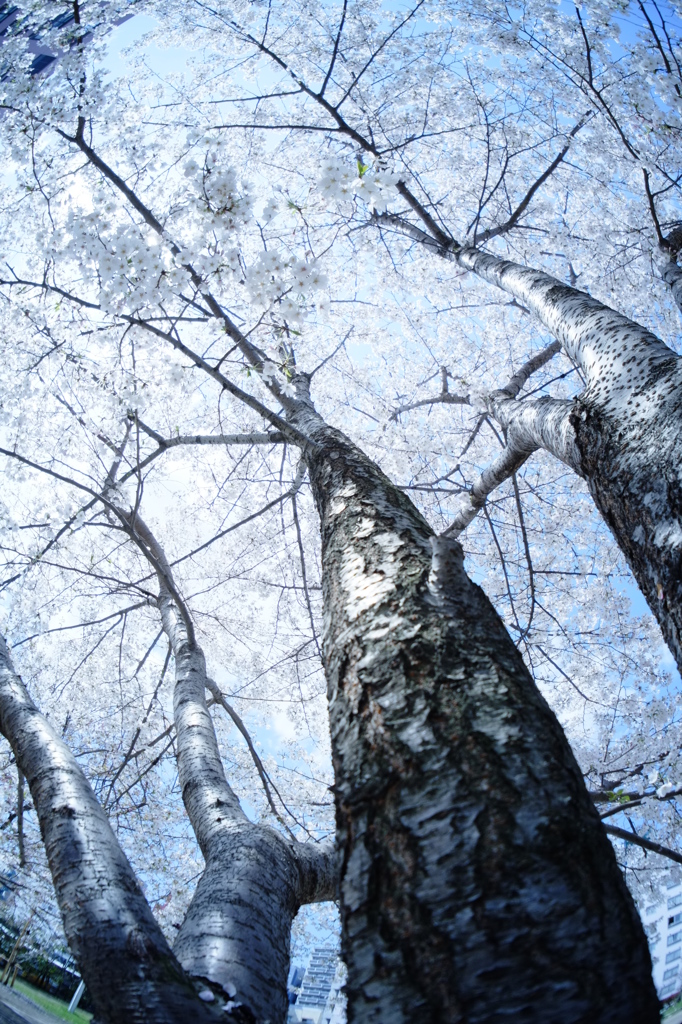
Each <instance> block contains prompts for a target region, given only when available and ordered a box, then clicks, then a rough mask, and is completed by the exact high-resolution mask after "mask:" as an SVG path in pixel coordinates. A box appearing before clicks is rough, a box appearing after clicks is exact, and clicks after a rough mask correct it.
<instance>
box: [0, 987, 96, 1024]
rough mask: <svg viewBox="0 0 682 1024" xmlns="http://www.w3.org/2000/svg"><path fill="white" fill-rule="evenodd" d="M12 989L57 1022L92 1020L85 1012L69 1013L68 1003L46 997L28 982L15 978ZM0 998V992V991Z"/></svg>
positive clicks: (75, 1023)
mask: <svg viewBox="0 0 682 1024" xmlns="http://www.w3.org/2000/svg"><path fill="white" fill-rule="evenodd" d="M13 989H14V991H15V992H18V993H19V995H22V996H25V997H26V998H27V999H30V1000H31V1002H32V1003H34V1004H35V1005H36V1006H37V1007H39V1008H40V1009H41V1010H43V1011H44V1012H45V1013H47V1014H49V1015H50V1016H51V1017H55V1018H56V1019H57V1020H65V1021H68V1022H69V1024H88V1022H89V1021H90V1020H91V1019H92V1014H91V1013H87V1012H86V1011H85V1010H76V1011H75V1012H74V1013H69V1007H68V1003H65V1002H64V1001H63V1000H61V999H56V998H55V996H51V995H48V993H47V992H43V991H42V990H41V989H39V988H35V986H33V985H29V984H28V982H26V981H23V980H22V979H21V978H17V980H16V981H15V983H14V986H13ZM1 996H2V990H0V997H1Z"/></svg>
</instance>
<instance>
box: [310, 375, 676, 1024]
mask: <svg viewBox="0 0 682 1024" xmlns="http://www.w3.org/2000/svg"><path fill="white" fill-rule="evenodd" d="M297 385H298V387H299V390H300V393H301V401H300V402H299V408H298V410H297V411H296V412H295V413H294V414H293V416H294V419H295V422H296V424H297V426H298V427H299V428H300V429H301V430H302V431H304V432H305V433H306V434H307V435H308V437H310V438H311V439H312V441H313V442H314V445H311V446H310V447H309V449H308V450H307V451H306V456H305V457H306V460H307V464H308V468H309V473H310V480H311V483H312V487H313V493H314V496H315V501H316V503H317V507H318V510H319V514H320V520H321V527H322V552H323V553H322V558H323V586H324V604H325V633H324V659H325V667H326V671H327V678H328V687H329V708H330V724H331V735H332V750H333V759H334V769H335V799H336V812H337V838H338V842H339V845H340V850H341V853H342V856H343V861H342V867H341V899H342V921H343V955H344V958H345V960H346V963H347V965H348V983H347V994H348V1005H349V1020H350V1021H351V1022H362V1024H365V1022H373V1024H374V1022H376V1024H379V1022H381V1024H387V1022H389V1021H390V1022H391V1024H401V1022H405V1024H407V1022H408V1021H409V1022H414V1021H420V1022H433V1024H436V1022H437V1024H446V1022H448V1024H449V1022H467V1024H474V1022H476V1024H483V1022H489V1024H492V1022H498V1021H500V1020H510V1021H511V1020H513V1021H529V1022H530V1021H532V1022H538V1024H539V1022H543V1024H544V1022H550V1021H555V1022H557V1024H559V1022H561V1024H574V1022H582V1024H606V1022H609V1024H610V1022H613V1024H653V1022H654V1021H657V1020H658V1001H657V997H656V993H655V991H654V988H653V983H652V980H651V963H650V959H649V952H648V947H647V943H646V939H645V936H644V933H643V930H642V925H641V922H640V920H639V917H638V915H637V912H636V910H635V907H634V905H633V902H632V899H631V897H630V895H629V893H628V891H627V889H626V887H625V884H624V882H623V878H622V875H621V872H620V870H619V868H618V865H617V863H616V859H615V854H614V851H613V849H612V847H611V845H610V843H609V841H608V839H607V838H606V835H605V834H604V830H603V827H602V825H601V823H600V821H599V818H598V816H597V814H596V811H595V809H594V807H593V805H592V802H591V800H590V799H589V796H588V794H587V792H586V790H585V786H584V783H583V779H582V775H581V773H580V770H579V768H578V766H577V764H576V762H575V759H574V758H573V755H572V753H571V750H570V748H569V746H568V744H567V742H566V739H565V737H564V735H563V733H562V731H561V729H560V727H559V725H558V724H557V722H556V719H555V718H554V715H553V714H552V712H551V711H550V709H549V707H548V706H547V704H546V703H545V701H544V700H543V698H542V697H541V695H540V694H539V692H538V691H537V689H536V688H535V686H534V684H533V681H532V679H531V678H530V675H529V673H528V671H527V669H526V668H525V666H524V664H523V661H522V659H521V657H520V655H519V653H518V651H517V650H516V648H515V647H514V645H513V643H512V641H511V640H510V638H509V636H508V635H507V633H506V631H505V629H504V627H503V625H502V623H501V621H500V619H499V617H498V616H497V614H496V613H495V611H494V610H493V608H492V606H491V605H490V603H489V601H488V600H487V598H486V597H485V595H484V594H483V592H482V591H481V590H480V589H479V588H478V587H477V586H475V585H474V584H472V583H471V582H470V581H469V579H468V578H467V576H466V574H465V572H464V569H463V560H462V552H461V548H460V547H459V545H458V544H457V542H456V541H450V540H447V539H444V538H436V537H434V535H433V532H432V530H431V529H430V527H429V526H428V524H427V523H426V522H425V521H424V519H423V518H422V517H421V515H420V514H419V512H418V511H417V510H416V508H415V507H414V506H413V505H412V504H411V502H410V501H409V499H408V498H407V497H406V496H405V495H404V494H403V493H401V492H400V491H399V490H398V489H397V488H395V487H394V486H393V485H392V484H391V482H390V481H389V480H388V479H387V478H386V477H385V476H384V475H383V474H382V473H381V471H380V470H379V469H378V468H377V467H376V466H375V465H374V464H373V463H372V462H371V461H370V460H369V459H368V458H367V457H366V456H365V455H364V454H363V453H362V452H361V451H359V450H358V449H357V448H356V447H355V446H354V445H352V444H351V443H350V442H349V441H348V439H347V438H346V437H345V436H344V435H343V434H341V433H340V432H338V431H336V430H334V429H332V428H330V427H328V426H327V425H326V424H324V422H323V421H322V420H321V418H320V417H319V416H318V415H317V414H316V413H315V411H314V409H313V407H312V405H311V404H310V402H309V399H306V397H305V392H306V378H305V377H304V376H303V375H299V376H298V378H297Z"/></svg>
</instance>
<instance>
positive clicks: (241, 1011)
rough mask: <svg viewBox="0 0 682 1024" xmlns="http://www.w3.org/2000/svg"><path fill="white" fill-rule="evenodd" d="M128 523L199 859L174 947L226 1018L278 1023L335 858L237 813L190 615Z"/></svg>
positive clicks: (139, 523) (140, 533)
mask: <svg viewBox="0 0 682 1024" xmlns="http://www.w3.org/2000/svg"><path fill="white" fill-rule="evenodd" d="M130 524H131V527H132V528H133V530H134V533H135V535H136V537H137V539H138V540H139V541H141V542H142V544H143V546H144V548H145V549H146V551H147V553H148V554H149V555H151V557H152V559H153V560H154V564H155V567H156V568H157V575H158V578H159V586H160V595H159V609H160V612H161V618H162V622H163V627H164V630H165V632H166V635H167V636H168V638H169V640H170V643H171V646H172V649H173V654H174V657H175V691H174V717H175V729H176V735H177V756H178V776H179V780H180V787H181V790H182V798H183V801H184V804H185V808H186V810H187V815H188V817H189V820H190V823H191V825H192V828H193V829H194V833H195V835H196V837H197V842H198V843H199V846H200V848H201V852H202V853H203V855H204V858H205V860H206V867H205V869H204V872H203V874H202V876H201V878H200V880H199V884H198V885H197V888H196V891H195V893H194V896H193V898H192V902H191V903H190V906H189V909H188V911H187V914H186V916H185V919H184V921H183V923H182V925H181V927H180V931H179V932H178V937H177V940H176V942H175V945H174V947H173V951H174V953H175V954H176V956H177V957H178V960H179V961H180V963H181V964H182V966H183V968H184V969H185V971H186V972H187V973H188V974H189V975H190V976H191V977H193V978H196V979H200V980H201V981H202V982H204V984H205V985H206V986H207V987H208V989H210V990H211V991H212V992H214V993H215V994H216V995H217V996H218V997H219V999H220V1001H221V1002H224V1001H227V1005H228V1007H229V1008H230V1010H231V1017H230V1019H231V1020H238V1021H240V1022H244V1024H251V1022H254V1024H283V1022H284V1021H285V1018H286V1014H287V1010H288V999H287V978H288V973H289V946H290V939H291V924H292V921H293V919H294V917H295V916H296V914H297V912H298V909H299V907H300V906H301V904H302V903H315V902H321V901H324V900H332V899H334V898H335V896H336V892H337V882H336V879H337V865H336V854H335V852H334V850H333V848H332V847H330V846H329V845H328V844H321V845H320V846H315V845H314V844H301V843H296V842H295V841H293V840H291V839H289V838H287V837H286V836H284V835H282V834H281V833H280V832H278V831H277V830H276V829H274V828H271V827H269V826H268V825H259V824H255V823H253V822H251V821H250V820H249V819H248V818H247V816H246V815H245V814H244V812H243V810H242V808H241V806H240V803H239V800H238V798H237V796H236V795H235V793H234V792H233V790H232V788H231V787H230V785H229V783H228V781H227V779H226V777H225V770H224V768H223V763H222V759H221V757H220V751H219V748H218V741H217V738H216V734H215V729H214V727H213V721H212V719H211V715H210V713H209V710H208V707H207V704H206V689H207V688H209V681H208V678H207V675H206V661H205V658H204V654H203V651H202V650H201V648H200V647H199V645H198V644H197V642H196V639H195V637H194V630H193V626H192V623H191V620H190V619H189V613H188V611H187V609H186V608H185V606H184V605H183V604H182V601H181V599H180V597H179V595H178V593H177V591H176V590H175V584H174V581H173V577H172V572H171V568H170V566H169V564H168V562H167V560H166V558H165V555H164V552H163V550H162V548H161V547H160V545H159V544H158V542H157V541H156V539H155V538H154V536H153V534H152V533H151V531H150V529H149V528H148V527H147V526H146V524H145V523H144V522H143V520H142V519H140V517H139V516H135V517H134V519H133V518H132V517H130ZM207 994H208V993H207Z"/></svg>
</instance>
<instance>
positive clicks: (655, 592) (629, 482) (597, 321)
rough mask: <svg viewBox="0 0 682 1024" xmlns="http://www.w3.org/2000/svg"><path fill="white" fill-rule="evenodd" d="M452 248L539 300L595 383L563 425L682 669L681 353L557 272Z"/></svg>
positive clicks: (546, 320)
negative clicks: (552, 274)
mask: <svg viewBox="0 0 682 1024" xmlns="http://www.w3.org/2000/svg"><path fill="white" fill-rule="evenodd" d="M452 258H454V259H455V260H456V261H457V263H458V264H459V265H460V266H462V267H464V268H466V269H467V270H470V271H472V272H473V273H475V274H477V275H478V276H479V277H481V278H483V279H484V280H485V281H488V282H490V283H491V284H493V285H495V286H496V287H498V288H501V289H502V290H503V291H505V292H507V293H508V294H510V295H512V296H513V297H514V298H515V299H517V300H518V301H520V302H522V303H523V304H524V306H526V307H527V308H528V309H530V310H532V312H534V313H535V314H536V315H537V316H538V317H539V319H540V320H541V321H542V323H543V324H544V325H545V326H546V327H547V328H548V329H549V330H550V331H551V332H552V333H553V334H554V336H555V337H556V338H557V340H558V341H559V342H560V343H561V345H562V347H563V349H564V351H565V352H566V354H567V355H568V356H569V357H570V358H571V359H572V360H573V361H574V362H575V363H576V364H577V365H578V366H579V367H580V368H581V370H582V372H583V375H584V377H585V381H586V388H585V390H584V392H583V393H582V394H581V395H579V396H578V397H577V398H576V399H575V402H574V410H573V411H572V412H569V413H568V416H567V418H566V419H564V420H563V421H562V427H561V429H562V430H563V431H564V440H565V443H566V444H567V445H569V447H571V448H572V450H573V452H574V453H577V456H578V459H577V464H576V463H575V462H574V465H573V468H575V469H576V470H577V471H578V472H579V473H581V475H582V476H584V478H585V479H586V480H587V482H588V485H589V487H590V491H591V493H592V495H593V497H594V500H595V503H596V504H597V507H598V508H599V510H600V512H601V513H602V515H603V516H604V519H605V521H606V523H607V524H608V526H609V527H610V529H611V531H612V533H613V535H614V537H615V539H616V541H617V542H618V544H619V546H620V548H621V550H622V551H623V553H624V554H625V556H626V558H627V560H628V562H629V564H630V567H631V568H632V571H633V573H634V575H635V577H636V579H637V582H638V583H639V585H640V587H641V589H642V592H643V593H644V596H645V597H646V599H647V601H648V603H649V607H650V608H651V610H652V611H653V613H654V615H655V616H656V618H657V619H658V622H659V624H660V626H661V629H662V632H663V635H664V637H665V639H666V641H667V643H668V646H669V647H670V650H671V652H672V653H673V655H674V657H675V659H676V661H677V664H678V666H679V667H680V668H681V669H682V641H681V638H682V475H681V474H682V469H681V467H682V360H681V359H680V357H679V356H677V355H676V353H674V352H673V351H672V350H671V349H670V348H668V346H667V345H665V344H664V342H663V341H661V340H660V338H657V337H656V336H655V335H654V334H652V333H651V332H650V331H648V330H646V328H644V327H642V326H641V325H639V324H637V323H635V322H634V321H632V320H629V319H628V318H627V317H625V316H623V315H622V314H620V313H617V312H616V311H615V310H612V309H610V308H609V307H608V306H605V305H603V303H601V302H598V301H597V300H596V299H593V298H592V297H591V296H589V295H587V294H585V293H584V292H581V291H578V290H577V289H575V288H571V287H569V286H567V285H565V284H563V283H561V282H560V281H557V280H556V279H555V278H553V277H550V276H549V275H548V274H545V273H543V272H541V271H538V270H534V269H532V268H529V267H523V266H520V265H518V264H515V263H510V262H509V261H507V260H502V259H499V258H498V257H496V256H491V255H489V254H487V253H482V252H479V251H478V250H475V249H468V248H463V249H460V250H458V251H457V252H456V253H453V254H452ZM525 404H526V403H520V408H521V407H522V406H523V405H525ZM501 411H503V410H502V408H501ZM508 415H509V414H508ZM515 415H516V414H514V416H515ZM518 415H519V416H520V417H521V418H523V416H524V413H523V412H522V411H520V412H519V413H518ZM553 433H554V432H552V434H553ZM571 433H572V435H573V439H572V441H573V443H572V444H571V443H570V442H571V437H570V435H571ZM542 446H543V447H547V448H548V450H550V451H551V450H552V448H551V447H550V446H549V445H545V444H543V445H542ZM555 454H556V452H555ZM560 457H561V456H560ZM563 461H567V460H566V459H564V460H563ZM568 464H569V465H570V464H571V462H570V461H569V462H568Z"/></svg>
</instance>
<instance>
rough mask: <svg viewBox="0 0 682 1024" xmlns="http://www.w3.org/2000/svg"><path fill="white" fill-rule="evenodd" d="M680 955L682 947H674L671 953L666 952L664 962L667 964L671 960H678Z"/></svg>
mask: <svg viewBox="0 0 682 1024" xmlns="http://www.w3.org/2000/svg"><path fill="white" fill-rule="evenodd" d="M680 955H682V949H674V950H673V951H672V953H668V955H667V956H666V958H665V962H666V963H667V964H671V963H672V962H673V960H679V959H680Z"/></svg>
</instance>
